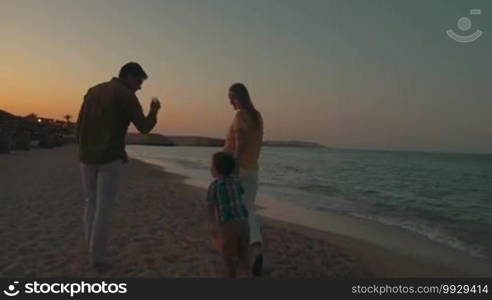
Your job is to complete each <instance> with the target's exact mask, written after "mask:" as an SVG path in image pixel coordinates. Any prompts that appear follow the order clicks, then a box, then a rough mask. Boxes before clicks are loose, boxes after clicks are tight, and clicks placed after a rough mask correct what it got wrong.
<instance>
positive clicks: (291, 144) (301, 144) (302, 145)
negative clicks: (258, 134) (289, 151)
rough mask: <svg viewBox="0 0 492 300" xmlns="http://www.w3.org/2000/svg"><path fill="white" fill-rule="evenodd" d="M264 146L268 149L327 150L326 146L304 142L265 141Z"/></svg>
mask: <svg viewBox="0 0 492 300" xmlns="http://www.w3.org/2000/svg"><path fill="white" fill-rule="evenodd" d="M263 146H266V147H300V148H326V147H325V146H323V145H321V144H318V143H313V142H303V141H264V142H263Z"/></svg>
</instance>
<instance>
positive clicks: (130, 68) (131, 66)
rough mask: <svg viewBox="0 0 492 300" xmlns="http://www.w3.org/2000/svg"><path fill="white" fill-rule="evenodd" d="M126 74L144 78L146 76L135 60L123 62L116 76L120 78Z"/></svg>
mask: <svg viewBox="0 0 492 300" xmlns="http://www.w3.org/2000/svg"><path fill="white" fill-rule="evenodd" d="M128 75H130V76H133V77H137V78H142V79H144V80H145V79H147V78H148V76H147V74H146V73H145V71H144V70H143V68H142V67H141V66H140V65H139V64H137V63H136V62H129V63H127V64H125V65H124V66H123V67H121V69H120V74H119V75H118V76H119V77H120V78H125V77H127V76H128Z"/></svg>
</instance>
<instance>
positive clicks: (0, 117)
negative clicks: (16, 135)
mask: <svg viewBox="0 0 492 300" xmlns="http://www.w3.org/2000/svg"><path fill="white" fill-rule="evenodd" d="M18 119H19V117H17V116H15V115H13V114H11V113H9V112H6V111H4V110H1V109H0V122H2V121H10V120H18Z"/></svg>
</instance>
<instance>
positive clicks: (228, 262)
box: [222, 255, 236, 278]
mask: <svg viewBox="0 0 492 300" xmlns="http://www.w3.org/2000/svg"><path fill="white" fill-rule="evenodd" d="M222 259H223V261H224V276H225V277H226V278H236V261H235V259H234V258H233V257H231V256H227V255H223V257H222Z"/></svg>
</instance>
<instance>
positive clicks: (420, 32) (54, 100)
mask: <svg viewBox="0 0 492 300" xmlns="http://www.w3.org/2000/svg"><path fill="white" fill-rule="evenodd" d="M472 8H480V9H482V15H481V16H471V17H470V18H471V20H472V22H473V26H472V29H470V31H469V32H473V31H475V30H476V29H481V30H482V31H484V35H483V36H482V37H481V38H480V39H479V40H477V41H475V42H473V43H470V44H459V43H457V42H454V41H453V40H451V39H450V38H448V37H447V35H446V34H445V31H446V30H447V29H450V28H452V29H454V30H455V31H456V32H459V30H458V29H457V27H456V22H457V20H458V19H459V18H460V17H463V16H469V10H470V9H472ZM491 20H492V2H491V1H489V0H484V1H478V0H477V1H464V0H462V1H459V0H457V1H453V0H432V1H427V0H421V1H410V0H408V1H401V0H398V1H396V0H385V1H379V0H358V1H356V0H350V1H349V0H336V1H335V0H322V1H321V0H320V1H314V0H312V1H300V0H295V1H294V0H292V1H285V0H283V1H282V0H279V1H268V0H255V1H252V0H249V1H226V0H207V1H205V0H195V1H191V0H190V1H186V0H184V1H177V0H176V1H157V0H155V1H151V0H144V1H127V0H114V1H109V0H103V1H96V0H85V1H69V0H44V1H38V0H32V1H28V0H12V1H10V0H2V1H1V2H0V30H1V32H2V40H1V43H0V57H1V63H0V82H1V84H0V109H4V110H7V111H10V112H12V113H15V114H20V115H26V114H29V113H31V112H35V113H38V114H39V115H42V116H46V117H53V118H61V117H62V116H63V115H64V114H67V113H69V114H71V115H73V116H76V115H77V113H78V110H79V107H80V104H81V101H82V97H83V95H84V93H85V91H86V90H87V89H88V88H89V87H90V86H92V85H95V84H97V83H99V82H102V81H106V80H108V79H110V78H111V77H112V76H114V75H116V74H117V72H118V70H119V68H120V67H121V65H122V64H124V63H126V62H128V61H137V62H139V63H141V64H142V66H143V67H144V69H145V70H146V71H147V73H148V74H149V76H150V78H149V80H147V81H146V82H145V83H144V86H143V90H142V91H139V92H138V96H139V98H140V100H141V103H142V105H143V107H144V110H145V111H148V105H149V102H150V101H149V100H150V98H151V97H152V96H154V95H155V96H159V97H160V98H161V100H162V102H163V104H164V109H163V110H161V112H160V115H159V118H160V119H159V123H158V125H157V128H156V130H155V132H159V133H163V134H187V135H188V134H189V135H206V136H214V137H223V136H224V135H225V132H226V128H227V126H228V124H229V123H230V121H231V118H232V117H233V111H232V109H231V107H230V106H229V105H228V99H227V89H228V87H229V85H230V84H231V83H233V82H236V81H241V82H244V83H245V84H246V85H247V86H248V87H249V89H250V93H251V95H252V99H253V101H254V103H255V105H256V106H257V108H258V109H259V110H260V111H261V112H262V114H263V116H264V119H265V135H266V138H267V139H300V140H309V141H315V142H320V143H323V144H324V145H326V146H333V147H344V148H365V149H394V150H396V149H408V150H412V149H413V150H443V151H460V152H488V153H492V97H491V95H492V93H491V88H492V76H491V74H490V73H491V70H492V68H491V67H492V64H491V58H492V51H491V50H492V41H491V36H492V26H491V25H492V21H491ZM469 32H467V33H469Z"/></svg>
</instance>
